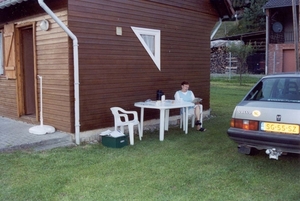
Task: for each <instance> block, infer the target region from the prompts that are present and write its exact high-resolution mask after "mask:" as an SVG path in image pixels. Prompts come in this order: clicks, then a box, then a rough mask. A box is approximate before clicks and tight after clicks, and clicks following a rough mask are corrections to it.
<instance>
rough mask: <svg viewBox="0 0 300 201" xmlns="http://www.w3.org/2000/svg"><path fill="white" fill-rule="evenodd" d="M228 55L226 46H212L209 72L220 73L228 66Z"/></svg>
mask: <svg viewBox="0 0 300 201" xmlns="http://www.w3.org/2000/svg"><path fill="white" fill-rule="evenodd" d="M228 56H229V54H228V53H227V52H226V47H213V48H211V52H210V73H222V74H224V73H225V71H226V66H228V59H227V58H228Z"/></svg>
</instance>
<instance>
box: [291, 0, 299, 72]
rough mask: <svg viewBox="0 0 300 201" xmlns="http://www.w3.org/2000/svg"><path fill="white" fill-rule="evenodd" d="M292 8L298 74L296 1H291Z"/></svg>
mask: <svg viewBox="0 0 300 201" xmlns="http://www.w3.org/2000/svg"><path fill="white" fill-rule="evenodd" d="M292 4H293V5H292V7H293V26H294V44H295V56H296V57H295V58H296V71H297V72H299V49H298V45H299V34H298V33H299V32H298V23H297V9H296V6H297V5H296V0H292Z"/></svg>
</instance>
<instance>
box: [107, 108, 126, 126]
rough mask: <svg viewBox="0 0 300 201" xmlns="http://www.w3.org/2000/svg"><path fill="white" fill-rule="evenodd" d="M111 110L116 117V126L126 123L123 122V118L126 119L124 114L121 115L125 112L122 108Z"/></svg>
mask: <svg viewBox="0 0 300 201" xmlns="http://www.w3.org/2000/svg"><path fill="white" fill-rule="evenodd" d="M110 110H111V112H112V114H113V115H114V120H115V125H119V124H120V123H123V122H124V121H122V117H123V118H125V117H124V114H121V113H120V112H122V111H123V109H122V108H120V107H111V108H110ZM125 120H126V119H125Z"/></svg>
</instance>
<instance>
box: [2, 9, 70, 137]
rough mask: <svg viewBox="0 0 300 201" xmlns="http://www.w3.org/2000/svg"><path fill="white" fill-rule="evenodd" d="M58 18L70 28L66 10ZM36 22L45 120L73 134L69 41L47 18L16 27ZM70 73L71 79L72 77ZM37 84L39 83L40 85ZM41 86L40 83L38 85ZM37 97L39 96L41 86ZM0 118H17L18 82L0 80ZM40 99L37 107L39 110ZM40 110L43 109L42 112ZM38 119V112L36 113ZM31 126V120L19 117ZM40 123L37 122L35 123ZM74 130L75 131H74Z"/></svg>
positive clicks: (38, 70)
mask: <svg viewBox="0 0 300 201" xmlns="http://www.w3.org/2000/svg"><path fill="white" fill-rule="evenodd" d="M54 12H55V14H56V15H57V16H58V17H59V18H60V19H61V20H62V21H63V23H65V24H66V25H67V24H68V17H67V10H66V8H65V9H59V10H57V11H54ZM43 19H47V20H48V21H49V23H50V28H49V30H48V31H43V30H41V28H40V27H39V23H40V22H41V20H43ZM28 22H35V26H36V27H37V28H36V33H35V36H36V38H35V42H36V63H37V75H41V76H42V77H43V120H44V124H47V125H53V126H54V127H55V128H56V129H58V130H62V131H67V132H71V131H72V129H73V127H74V118H73V116H74V103H73V100H74V98H73V97H74V95H73V64H72V63H71V64H70V55H72V50H71V52H70V39H69V36H68V35H67V34H66V33H65V32H64V31H63V29H62V28H60V27H59V25H58V24H57V23H56V22H54V20H53V19H52V18H51V17H50V16H49V15H47V14H45V13H43V14H42V15H41V14H39V15H36V16H31V17H30V18H28V17H26V19H18V20H16V21H15V22H14V23H15V24H16V25H20V24H26V23H28ZM70 71H71V75H70ZM37 82H38V81H37ZM38 83H39V82H38ZM37 86H38V88H37V89H36V90H38V96H39V85H37ZM0 92H1V93H2V94H6V96H1V98H0V101H1V104H0V114H1V115H2V116H6V117H9V118H13V119H18V116H17V103H16V100H17V97H16V80H6V79H4V78H1V79H0ZM39 101H40V100H39V99H38V107H39V106H40V104H39V103H40V102H39ZM39 109H40V108H39ZM37 115H39V112H37ZM20 118H21V119H22V120H23V121H27V122H30V123H32V121H33V120H32V119H28V118H23V117H20ZM34 123H38V122H34ZM73 130H74V129H73Z"/></svg>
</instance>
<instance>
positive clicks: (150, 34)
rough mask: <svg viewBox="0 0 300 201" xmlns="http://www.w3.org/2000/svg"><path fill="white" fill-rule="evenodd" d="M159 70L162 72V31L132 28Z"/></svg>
mask: <svg viewBox="0 0 300 201" xmlns="http://www.w3.org/2000/svg"><path fill="white" fill-rule="evenodd" d="M131 29H132V30H133V32H134V33H135V35H136V36H137V37H138V39H139V40H140V42H141V43H142V45H143V46H144V48H145V50H146V51H147V52H148V54H149V56H150V57H151V58H152V60H153V62H154V63H155V65H156V67H157V68H158V70H160V30H157V29H146V28H139V27H131Z"/></svg>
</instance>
